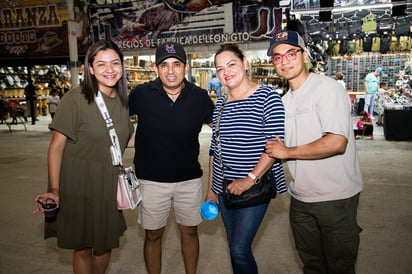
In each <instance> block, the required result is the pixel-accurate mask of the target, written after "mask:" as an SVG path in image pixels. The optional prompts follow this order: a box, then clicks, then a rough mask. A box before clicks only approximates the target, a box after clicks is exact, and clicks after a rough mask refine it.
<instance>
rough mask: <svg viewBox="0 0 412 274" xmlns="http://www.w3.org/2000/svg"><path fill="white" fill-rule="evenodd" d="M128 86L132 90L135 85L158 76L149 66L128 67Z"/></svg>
mask: <svg viewBox="0 0 412 274" xmlns="http://www.w3.org/2000/svg"><path fill="white" fill-rule="evenodd" d="M126 73H127V84H128V85H127V87H128V89H129V91H131V90H132V89H133V88H134V87H135V86H137V85H140V84H143V83H146V82H149V81H150V80H153V79H155V78H156V73H155V72H154V71H153V70H152V69H149V68H141V67H130V66H128V67H126Z"/></svg>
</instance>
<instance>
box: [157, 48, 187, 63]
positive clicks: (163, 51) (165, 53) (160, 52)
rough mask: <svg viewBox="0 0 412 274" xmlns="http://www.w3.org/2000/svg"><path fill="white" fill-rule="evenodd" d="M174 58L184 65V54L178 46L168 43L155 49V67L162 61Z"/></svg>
mask: <svg viewBox="0 0 412 274" xmlns="http://www.w3.org/2000/svg"><path fill="white" fill-rule="evenodd" d="M170 57H174V58H177V59H179V60H180V61H182V62H183V63H185V64H186V52H185V50H184V49H183V47H182V46H181V45H179V44H176V43H173V42H168V43H164V44H162V45H160V46H158V47H157V49H156V65H158V64H160V63H161V62H163V60H165V59H167V58H170Z"/></svg>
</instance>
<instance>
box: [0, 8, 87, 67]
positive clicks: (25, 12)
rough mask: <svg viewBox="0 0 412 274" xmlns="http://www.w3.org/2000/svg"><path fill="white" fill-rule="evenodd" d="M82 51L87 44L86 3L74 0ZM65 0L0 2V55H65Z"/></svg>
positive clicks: (7, 57) (0, 57)
mask: <svg viewBox="0 0 412 274" xmlns="http://www.w3.org/2000/svg"><path fill="white" fill-rule="evenodd" d="M74 2H75V5H74V11H75V17H76V18H75V22H76V23H75V26H77V28H76V29H75V30H74V33H73V35H76V37H77V39H78V44H79V52H80V53H81V52H82V51H84V50H85V49H87V46H88V44H89V39H88V17H87V5H86V4H85V3H84V2H82V1H74ZM68 20H69V16H68V12H67V3H66V0H60V1H59V0H55V1H48V0H32V1H30V0H5V1H3V2H1V3H0V59H9V58H13V59H16V58H17V59H19V58H21V59H23V60H24V59H25V58H27V57H30V58H50V57H68V56H69V48H68V27H67V22H68Z"/></svg>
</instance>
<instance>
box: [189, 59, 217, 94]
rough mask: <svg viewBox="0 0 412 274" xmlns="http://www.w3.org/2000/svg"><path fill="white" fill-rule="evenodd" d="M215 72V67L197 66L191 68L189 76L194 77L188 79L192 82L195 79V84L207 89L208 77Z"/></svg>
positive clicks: (210, 77)
mask: <svg viewBox="0 0 412 274" xmlns="http://www.w3.org/2000/svg"><path fill="white" fill-rule="evenodd" d="M215 73H216V69H215V68H214V67H210V66H204V65H203V66H198V67H192V68H191V76H192V78H193V77H194V79H189V80H191V81H192V82H193V80H195V82H196V84H197V85H199V87H201V88H203V89H206V90H207V83H208V81H209V80H210V79H212V77H213V74H215Z"/></svg>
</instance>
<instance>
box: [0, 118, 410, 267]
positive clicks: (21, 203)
mask: <svg viewBox="0 0 412 274" xmlns="http://www.w3.org/2000/svg"><path fill="white" fill-rule="evenodd" d="M49 121H50V118H49V117H48V116H47V117H40V121H38V122H37V124H36V125H34V126H32V125H30V123H28V124H27V131H24V128H23V126H21V125H17V126H13V132H12V133H9V131H8V128H7V127H6V125H0V140H1V142H0V148H1V154H0V178H1V182H0V196H1V200H0V208H1V211H0V212H1V215H0V216H1V218H0V230H1V233H0V273H1V274H3V273H4V274H13V273H23V274H26V273H41V274H42V273H71V272H72V266H71V256H72V252H71V251H70V250H63V249H59V248H57V247H56V240H55V239H49V240H43V234H42V232H43V218H42V217H41V216H39V215H35V216H34V215H32V211H33V210H34V209H35V203H34V202H33V198H34V196H35V195H36V194H38V193H43V192H44V191H45V189H46V184H47V167H46V153H47V147H48V143H49V141H50V136H51V134H50V132H49V131H48V129H47V124H48V123H49ZM210 134H211V131H210V129H208V128H204V130H203V131H202V133H201V136H200V142H201V157H200V161H201V164H202V167H203V170H204V171H205V173H206V172H207V163H208V146H209V140H210ZM357 144H358V148H359V157H360V162H361V169H362V174H363V177H364V184H365V187H364V191H363V193H362V195H361V198H360V206H359V223H360V225H361V226H362V227H363V229H364V230H363V232H362V233H361V244H360V250H359V257H358V263H357V273H361V274H363V273H365V274H369V273H370V274H392V273H393V274H398V273H399V274H404V273H405V274H407V273H412V259H411V258H412V180H411V179H412V168H411V166H412V165H411V163H412V153H411V152H412V142H394V141H390V142H389V141H386V140H385V139H384V136H383V133H382V128H381V127H375V140H372V141H370V140H359V141H357ZM132 157H133V150H128V151H127V152H126V155H125V156H124V158H125V162H126V164H132ZM206 175H207V174H205V176H204V185H205V186H206V178H207V176H206ZM288 209H289V196H288V195H287V194H285V195H280V196H278V197H277V198H276V199H275V200H273V201H272V202H271V204H270V207H269V210H268V212H267V214H266V216H265V219H264V222H263V224H262V226H261V227H260V230H259V232H258V235H257V237H256V239H255V242H254V254H255V257H256V260H257V262H258V265H259V270H260V273H263V274H277V273H279V274H287V273H292V274H295V273H302V271H301V264H300V261H299V258H298V257H297V254H296V252H295V250H294V247H293V245H294V243H293V238H292V235H291V231H290V228H289V222H288ZM125 216H126V221H127V224H128V230H127V232H126V233H125V235H124V236H123V237H122V238H121V246H120V248H119V249H115V250H113V256H112V260H111V264H110V266H109V271H108V273H112V274H114V273H119V274H124V273H125V274H127V273H146V271H145V266H144V261H143V254H142V249H143V237H144V233H143V230H142V229H141V228H140V226H139V225H138V224H137V223H136V216H137V214H136V211H134V210H127V211H125ZM172 217H173V215H172ZM199 234H200V260H199V268H198V273H199V274H211V273H222V274H226V273H231V267H230V260H229V256H228V249H227V244H226V240H225V233H224V228H223V225H222V221H221V220H220V217H219V218H218V219H215V220H213V221H205V222H204V223H202V224H201V225H200V227H199ZM162 260H163V272H162V273H164V274H176V273H177V274H179V273H184V268H183V260H182V257H181V254H180V242H179V236H178V232H177V229H176V225H175V224H174V218H170V219H169V226H168V228H167V231H166V234H165V237H164V241H163V258H162Z"/></svg>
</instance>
